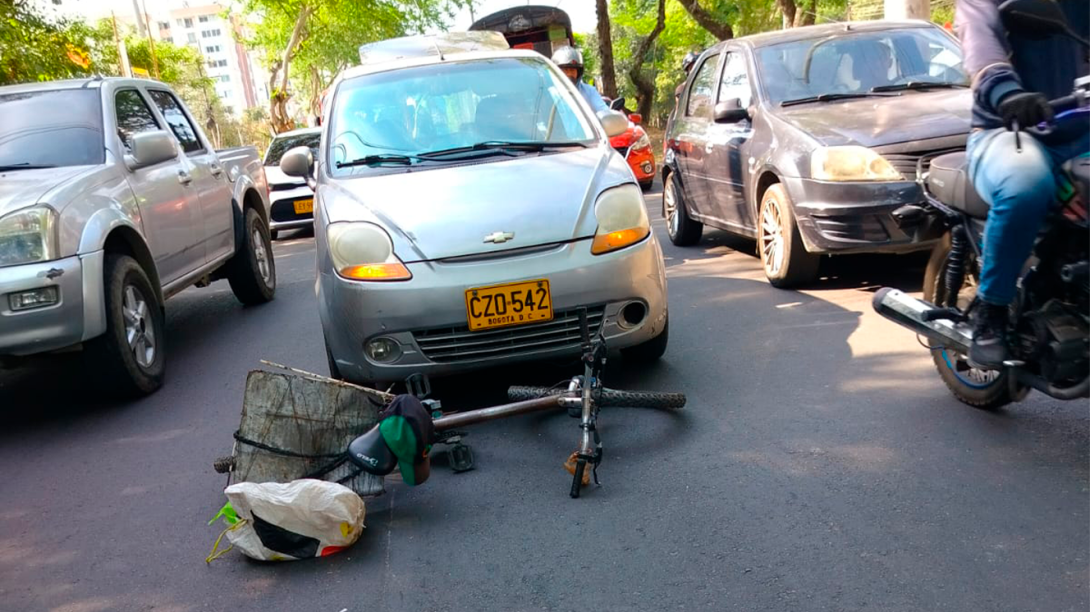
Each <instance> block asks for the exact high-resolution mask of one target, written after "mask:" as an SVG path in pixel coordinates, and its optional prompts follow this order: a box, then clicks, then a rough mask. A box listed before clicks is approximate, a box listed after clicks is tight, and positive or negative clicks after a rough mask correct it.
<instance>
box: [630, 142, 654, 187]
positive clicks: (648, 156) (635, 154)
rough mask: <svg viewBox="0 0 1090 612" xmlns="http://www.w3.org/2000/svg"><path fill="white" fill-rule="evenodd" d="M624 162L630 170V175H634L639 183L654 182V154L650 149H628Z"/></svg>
mask: <svg viewBox="0 0 1090 612" xmlns="http://www.w3.org/2000/svg"><path fill="white" fill-rule="evenodd" d="M625 161H627V162H628V167H629V168H631V169H632V174H634V175H636V180H637V181H639V182H640V183H647V182H650V181H653V180H655V154H654V153H652V152H651V148H650V147H648V148H646V149H640V150H638V151H637V150H632V149H629V151H628V155H627V156H626V157H625Z"/></svg>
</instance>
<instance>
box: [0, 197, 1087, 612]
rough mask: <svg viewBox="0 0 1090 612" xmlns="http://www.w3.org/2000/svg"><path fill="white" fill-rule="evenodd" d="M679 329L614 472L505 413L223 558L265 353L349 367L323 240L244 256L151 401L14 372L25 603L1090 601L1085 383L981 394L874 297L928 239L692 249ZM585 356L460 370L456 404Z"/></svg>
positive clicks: (175, 607) (4, 600)
mask: <svg viewBox="0 0 1090 612" xmlns="http://www.w3.org/2000/svg"><path fill="white" fill-rule="evenodd" d="M658 197H659V196H658V195H652V196H651V197H649V203H651V208H652V211H653V212H652V217H653V218H655V219H656V221H655V224H656V231H657V232H658V233H659V235H660V237H661V239H662V242H663V243H664V246H663V250H664V252H665V256H666V259H667V265H668V266H669V268H668V270H669V282H670V309H671V319H672V321H671V326H670V327H671V330H670V331H671V339H670V348H669V351H668V352H667V355H666V357H665V359H664V360H663V361H662V362H660V363H659V364H657V365H655V366H653V367H646V368H639V369H636V368H629V369H626V368H625V365H624V363H623V362H622V361H621V360H620V359H616V360H614V361H613V362H612V364H611V368H610V371H609V373H608V376H607V383H608V384H610V386H617V387H628V388H642V389H654V390H680V391H684V392H686V393H687V394H688V397H689V405H688V407H687V408H686V409H685V410H684V411H683V413H682V414H680V415H677V416H671V415H667V414H662V413H657V412H653V411H638V410H627V411H625V410H618V411H615V412H605V413H603V416H602V419H601V430H602V436H603V438H604V441H605V444H606V457H605V463H604V464H603V466H602V468H601V470H600V474H601V478H602V480H603V483H604V484H603V486H601V487H600V488H593V489H591V490H588V491H587V492H586V493H585V494H584V497H583V498H582V499H579V500H572V499H569V498H568V495H567V491H568V487H569V483H570V478H571V477H570V476H569V475H568V473H567V472H565V471H564V470H563V468H562V466H561V464H562V462H563V460H564V459H565V457H566V456H567V455H568V453H569V452H571V451H572V450H573V449H574V447H575V444H576V441H577V437H578V429H577V426H576V422H575V421H574V420H572V419H569V418H568V417H567V416H564V415H562V414H556V415H544V416H528V417H522V418H517V419H511V420H507V421H501V422H496V423H491V424H488V425H484V426H480V427H477V428H476V429H474V430H473V433H472V434H471V435H470V436H469V438H468V440H467V441H468V442H469V443H470V444H472V445H473V447H474V449H475V452H476V456H477V462H478V467H477V469H476V470H475V471H472V472H468V473H465V474H457V475H456V474H453V473H452V472H450V471H449V470H446V469H443V468H441V467H437V468H436V469H435V470H433V475H432V478H431V480H430V481H429V482H428V483H427V484H426V485H424V486H421V487H418V488H409V487H406V486H404V485H403V484H399V483H389V484H388V486H387V494H386V495H384V496H382V497H380V498H378V499H375V500H372V501H368V503H367V510H368V516H367V530H366V532H365V534H364V536H363V537H362V539H361V540H360V542H359V543H357V544H356V545H355V547H353V548H352V549H350V550H349V551H347V552H346V553H344V554H341V555H338V556H335V557H331V558H327V559H322V560H314V561H307V562H298V563H285V564H271V565H270V564H259V563H255V562H250V561H248V560H246V559H244V558H243V557H241V556H239V555H235V554H231V555H228V556H227V557H225V558H223V559H220V560H218V561H216V562H214V563H213V564H212V565H211V566H206V565H205V562H204V558H205V556H206V555H207V554H208V552H209V549H210V548H211V546H212V542H213V540H214V539H215V537H216V535H217V533H218V531H219V530H218V528H215V527H209V526H208V525H207V524H206V523H207V521H208V520H209V519H210V518H211V517H212V516H213V514H215V512H216V510H217V509H218V508H219V507H220V506H221V505H222V504H223V501H224V499H223V495H222V492H221V490H222V487H223V485H224V477H223V476H221V475H218V474H215V473H214V472H213V470H212V467H211V466H212V461H213V460H214V459H215V458H216V457H219V456H222V455H224V454H227V453H228V452H229V451H230V448H231V432H232V431H234V430H235V429H236V428H237V426H238V420H239V410H240V407H241V404H242V391H243V383H244V379H245V375H246V373H247V371H248V370H250V369H252V368H255V367H258V366H259V364H258V360H259V359H263V358H264V359H269V360H273V361H276V362H281V363H288V364H292V365H295V366H298V367H301V368H304V369H308V370H312V371H319V372H324V371H325V358H324V354H323V349H322V340H321V335H320V334H321V331H320V324H319V321H318V315H317V310H316V308H315V297H314V280H313V241H312V240H311V239H309V238H305V237H304V238H297V239H289V240H287V241H284V242H279V243H277V244H276V256H277V267H278V272H279V280H280V286H279V289H278V294H277V299H276V300H275V301H274V302H273V303H271V304H268V305H265V306H261V307H257V308H250V309H244V308H242V307H241V306H239V304H238V303H237V302H236V301H235V299H234V298H233V297H232V295H231V293H230V290H229V289H228V287H227V286H226V284H225V283H217V284H215V285H213V286H212V287H210V288H208V289H203V290H202V289H191V290H189V291H187V292H185V293H183V294H181V295H180V296H178V297H177V298H175V299H174V300H173V301H171V302H170V303H169V306H168V320H167V325H168V341H169V351H170V352H169V374H168V377H169V380H168V382H167V385H166V386H165V387H164V388H163V389H162V390H161V391H160V392H159V393H157V394H156V395H154V396H152V397H149V398H146V399H144V400H141V401H138V402H132V403H126V404H116V403H103V402H99V401H96V400H94V399H93V398H92V397H90V396H89V395H88V394H87V393H86V391H85V389H84V388H83V383H82V382H81V379H80V376H79V375H78V373H76V372H73V371H72V370H71V369H70V368H66V367H64V364H58V365H55V366H54V367H51V368H42V367H38V368H31V369H24V370H20V371H15V372H7V373H2V374H0V425H2V427H0V465H3V466H4V467H3V475H2V476H0V610H4V611H9V610H10V611H19V612H22V611H38V610H43V611H45V610H49V611H54V612H99V611H104V610H157V611H170V612H183V611H188V610H217V611H219V610H223V611H228V610H232V611H233V610H299V611H308V612H310V611H322V612H340V611H342V610H348V611H351V612H355V611H361V612H374V611H380V610H391V611H399V610H411V611H431V610H504V611H508V610H510V611H516V610H517V611H521V610H577V609H578V610H603V611H614V610H615V611H629V610H654V611H658V610H717V611H718V610H743V611H747V612H751V611H760V610H772V611H779V610H784V611H789V610H790V611H795V610H799V611H819V610H877V611H882V612H898V611H909V610H912V611H915V610H926V611H938V610H952V611H957V612H968V611H978V610H979V611H1008V610H1009V611H1012V612H1013V611H1018V612H1026V611H1042V612H1064V611H1072V612H1085V611H1086V610H1087V609H1088V607H1090V586H1088V578H1090V563H1088V554H1090V537H1088V536H1090V532H1088V530H1090V516H1088V515H1090V493H1088V466H1090V462H1088V448H1090V426H1088V422H1090V420H1088V411H1087V403H1086V402H1085V401H1077V402H1068V403H1062V402H1057V401H1053V400H1050V399H1048V398H1044V397H1043V396H1041V395H1039V394H1032V395H1031V396H1030V397H1029V398H1028V399H1027V400H1026V401H1025V402H1023V403H1021V404H1018V405H1015V406H1012V407H1010V408H1009V409H1008V410H1004V411H1000V412H997V413H987V412H981V411H977V410H973V409H970V408H968V407H965V406H963V405H961V404H959V403H958V402H957V401H955V400H954V399H953V398H952V397H951V396H950V395H949V394H948V393H947V392H946V390H945V388H944V387H943V386H942V384H941V382H940V381H939V379H938V377H937V375H936V374H935V373H934V371H933V370H932V367H931V363H930V360H929V358H928V357H927V354H926V352H925V351H924V350H922V349H921V348H920V347H919V346H918V345H917V344H916V341H915V339H914V337H913V336H912V335H911V334H909V333H907V332H905V331H903V330H901V329H900V328H898V327H896V326H894V325H893V324H891V323H888V322H886V321H885V320H883V319H881V318H879V317H878V316H877V315H875V314H874V313H873V312H872V311H871V309H870V298H871V295H872V291H873V290H874V289H875V288H876V287H878V286H880V285H883V284H894V285H899V286H901V287H907V288H910V289H913V290H916V289H918V288H919V279H920V278H921V276H922V266H923V261H922V260H921V259H919V258H918V257H917V258H898V257H863V258H851V259H840V260H834V261H832V262H829V265H827V266H825V273H824V278H823V279H822V280H821V282H820V283H818V284H817V285H816V286H815V287H814V288H813V289H811V290H807V291H803V292H787V291H780V290H776V289H773V288H772V287H770V286H769V285H768V284H767V283H766V282H765V281H764V279H763V276H762V274H761V272H760V266H759V262H758V260H757V259H756V258H755V257H754V256H753V255H751V253H752V250H753V246H752V243H748V242H746V241H744V240H739V239H735V238H731V237H730V236H727V235H725V234H722V233H719V232H710V233H709V234H708V236H707V238H706V239H705V240H704V241H703V242H702V243H701V244H700V245H699V246H698V247H693V248H688V249H679V248H676V247H673V246H672V245H670V244H669V243H668V242H667V241H666V240H665V235H664V231H663V230H664V228H663V226H662V221H661V220H658V219H657V218H658V216H659V215H658V213H657V206H658ZM572 373H573V372H570V371H567V370H557V369H555V368H553V369H542V368H538V367H529V368H527V367H524V368H508V369H503V370H498V371H490V372H487V373H484V374H482V375H480V376H465V377H461V378H459V379H457V380H447V381H441V382H440V383H438V384H437V385H436V395H437V396H439V397H440V398H441V399H442V400H443V401H444V405H445V407H446V408H448V409H450V408H452V407H454V406H464V407H473V406H480V405H488V404H491V403H497V402H498V401H500V400H502V398H503V395H504V389H505V388H506V386H507V385H508V384H520V383H521V384H541V383H546V384H552V383H553V382H555V381H556V380H557V379H560V378H563V377H565V376H570V375H571V374H572Z"/></svg>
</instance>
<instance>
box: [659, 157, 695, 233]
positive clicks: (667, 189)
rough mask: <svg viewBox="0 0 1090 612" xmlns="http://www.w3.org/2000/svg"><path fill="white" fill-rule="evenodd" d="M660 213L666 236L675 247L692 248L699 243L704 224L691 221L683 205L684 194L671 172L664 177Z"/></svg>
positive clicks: (686, 208)
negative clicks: (663, 220)
mask: <svg viewBox="0 0 1090 612" xmlns="http://www.w3.org/2000/svg"><path fill="white" fill-rule="evenodd" d="M662 211H663V216H664V217H666V235H667V236H669V238H670V242H672V243H674V245H675V246H692V245H694V244H696V243H698V242H700V234H702V233H703V232H704V224H703V223H700V222H699V221H693V220H692V218H691V217H689V210H688V207H687V206H686V204H685V193H684V190H683V189H682V188H681V185H680V184H679V183H678V180H677V177H676V176H675V175H674V173H673V172H671V173H670V174H668V175H666V181H665V182H664V185H663V189H662Z"/></svg>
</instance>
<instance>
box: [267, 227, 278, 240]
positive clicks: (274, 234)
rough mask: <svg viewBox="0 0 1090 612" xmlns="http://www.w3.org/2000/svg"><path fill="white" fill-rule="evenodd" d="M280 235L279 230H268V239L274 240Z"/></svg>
mask: <svg viewBox="0 0 1090 612" xmlns="http://www.w3.org/2000/svg"><path fill="white" fill-rule="evenodd" d="M279 237H280V230H274V229H271V230H269V240H276V239H277V238H279Z"/></svg>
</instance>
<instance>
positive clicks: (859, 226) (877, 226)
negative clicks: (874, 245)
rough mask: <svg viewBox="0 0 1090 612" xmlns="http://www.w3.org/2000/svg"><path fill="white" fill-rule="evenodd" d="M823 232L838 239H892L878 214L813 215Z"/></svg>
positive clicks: (867, 240) (868, 240) (878, 240)
mask: <svg viewBox="0 0 1090 612" xmlns="http://www.w3.org/2000/svg"><path fill="white" fill-rule="evenodd" d="M811 218H812V219H813V221H814V225H816V226H817V228H818V230H820V231H821V233H822V234H825V235H826V236H828V237H830V238H836V239H837V240H859V241H866V242H887V241H889V239H890V236H889V232H887V231H886V228H885V226H884V225H882V222H881V221H880V220H879V219H878V216H877V215H857V216H850V217H849V216H837V217H819V216H817V215H814V216H813V217H811Z"/></svg>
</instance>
